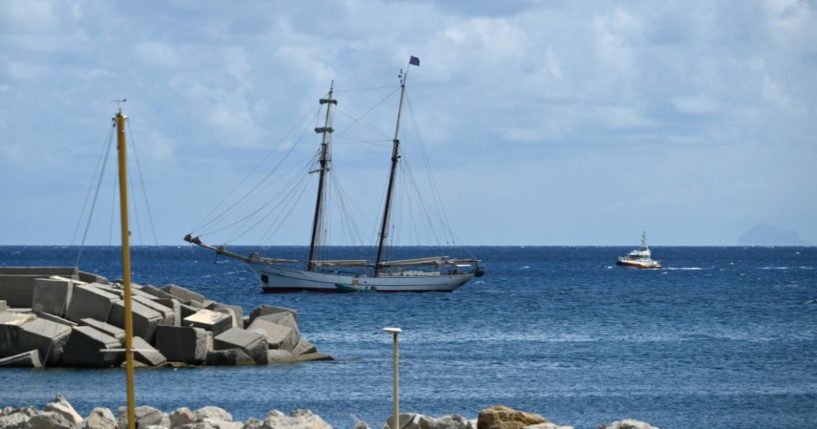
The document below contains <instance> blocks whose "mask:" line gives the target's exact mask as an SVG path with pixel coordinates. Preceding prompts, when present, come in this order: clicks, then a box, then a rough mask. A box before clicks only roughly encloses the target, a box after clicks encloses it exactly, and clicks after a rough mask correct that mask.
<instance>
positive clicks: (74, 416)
mask: <svg viewBox="0 0 817 429" xmlns="http://www.w3.org/2000/svg"><path fill="white" fill-rule="evenodd" d="M43 411H53V412H55V413H57V414H59V415H61V416H63V417H64V418H65V420H67V421H68V422H69V423H71V424H72V425H78V424H80V423H82V416H80V415H79V413H78V412H77V411H76V410H75V409H74V407H72V406H71V404H69V403H68V401H66V400H65V397H64V396H62V395H61V394H59V393H58V394H57V397H56V398H54V400H53V401H51V402H49V403H48V404H46V406H45V408H43Z"/></svg>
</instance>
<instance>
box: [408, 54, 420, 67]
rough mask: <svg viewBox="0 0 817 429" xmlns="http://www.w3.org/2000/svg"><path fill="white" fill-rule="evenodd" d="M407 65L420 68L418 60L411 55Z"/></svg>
mask: <svg viewBox="0 0 817 429" xmlns="http://www.w3.org/2000/svg"><path fill="white" fill-rule="evenodd" d="M409 64H411V65H413V66H417V67H420V59H419V58H417V57H415V56H414V55H412V56H411V58H409Z"/></svg>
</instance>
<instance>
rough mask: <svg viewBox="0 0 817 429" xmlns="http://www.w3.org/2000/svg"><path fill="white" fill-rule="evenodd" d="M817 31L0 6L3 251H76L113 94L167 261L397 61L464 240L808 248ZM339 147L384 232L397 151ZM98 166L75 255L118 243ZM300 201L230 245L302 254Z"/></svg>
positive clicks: (437, 6) (490, 7) (464, 13)
mask: <svg viewBox="0 0 817 429" xmlns="http://www.w3.org/2000/svg"><path fill="white" fill-rule="evenodd" d="M815 29H817V2H815V1H811V0H799V1H798V0H764V1H746V0H736V1H718V2H712V1H688V0H685V1H663V2H655V1H651V0H645V1H625V2H620V1H593V2H576V1H523V0H512V1H502V2H496V1H479V0H477V1H469V2H459V1H434V2H432V1H385V0H383V1H381V0H370V1H369V0H363V1H344V0H338V1H315V2H311V1H310V2H289V1H257V2H256V1H240V2H215V1H213V2H200V1H192V0H190V1H174V0H170V1H144V2H141V1H140V2H109V1H80V0H74V1H71V0H67V1H36V0H31V1H17V0H5V1H2V2H0V197H2V201H3V202H2V206H0V245H23V244H24V245H39V244H55V245H61V244H66V245H67V244H78V243H79V242H80V240H81V236H82V232H83V231H84V222H85V220H81V219H83V217H82V215H83V210H84V209H83V208H84V207H87V206H86V204H87V203H86V201H87V199H86V198H87V195H89V190H93V189H94V187H95V178H94V173H95V168H97V166H98V162H99V159H100V156H101V154H102V153H103V149H102V148H103V147H104V146H105V144H106V142H107V140H106V139H107V136H108V134H109V132H110V124H111V116H112V115H113V114H114V113H115V112H116V109H117V104H116V103H114V102H113V100H116V99H122V98H126V99H127V102H126V103H124V104H123V105H122V107H123V109H124V110H125V112H126V114H127V115H128V117H129V121H130V122H129V127H130V128H129V137H130V138H131V141H132V143H133V145H134V146H135V147H136V151H137V154H138V157H139V170H140V171H141V172H142V179H141V180H140V179H139V176H138V175H136V174H135V173H134V172H133V171H132V174H133V176H132V177H131V182H133V183H135V184H138V185H141V184H142V183H143V184H144V186H143V187H142V188H141V189H142V190H139V189H138V188H135V189H136V190H134V191H133V192H132V194H133V195H135V196H136V197H137V198H134V204H133V205H134V206H135V207H138V206H139V202H140V201H143V200H144V199H147V200H148V201H149V204H148V205H144V206H143V208H142V215H141V217H142V221H141V223H142V226H140V227H139V231H135V233H136V232H138V237H137V238H136V241H135V242H136V244H155V243H158V244H169V245H183V244H184V242H183V241H182V240H181V238H182V237H183V236H184V234H186V233H189V232H194V233H198V232H197V231H196V230H195V228H197V225H199V224H201V222H202V220H203V219H206V218H207V214H208V213H210V212H212V211H213V209H214V208H216V207H219V205H218V204H219V202H221V201H222V200H223V199H224V198H225V197H227V196H229V195H234V194H232V193H231V192H234V190H235V189H240V187H241V184H242V183H253V180H255V179H254V177H255V176H257V177H261V176H263V174H265V173H266V171H268V170H270V167H271V166H272V165H275V164H276V162H277V160H278V159H281V158H283V157H284V156H285V154H286V153H288V150H289V149H290V148H292V147H293V146H295V147H296V148H297V150H296V153H295V155H293V156H294V157H295V158H297V157H298V156H299V154H308V153H311V151H313V150H316V149H317V147H318V145H319V143H320V140H319V139H320V137H319V136H315V135H314V133H312V134H310V135H308V136H306V137H304V139H303V141H298V143H297V144H296V138H295V137H292V134H287V133H288V131H289V130H290V129H292V127H293V125H295V124H297V123H299V121H301V120H302V118H304V117H305V116H306V117H311V116H309V115H311V114H312V112H314V109H315V108H316V107H317V99H318V98H320V97H322V96H325V94H326V91H327V89H328V87H329V85H330V82H332V81H334V85H335V88H336V89H337V93H336V96H337V98H338V100H339V104H338V114H337V116H336V122H337V123H338V126H339V124H340V123H341V122H342V121H343V120H347V121H349V120H350V119H349V118H354V117H355V116H354V113H357V114H360V113H361V112H364V111H366V103H367V102H371V101H372V100H377V99H379V98H378V97H381V96H383V95H384V94H388V93H389V91H391V92H392V94H394V89H395V88H397V86H398V81H397V74H398V73H399V71H400V69H401V68H405V67H406V65H407V63H408V58H409V56H410V55H414V56H417V57H418V58H420V59H421V65H420V67H413V66H412V68H411V69H410V74H409V79H408V83H407V84H408V85H407V86H408V90H407V92H408V94H409V101H410V104H411V113H412V115H411V119H410V120H409V119H406V123H405V125H404V129H406V130H413V129H415V124H416V129H418V130H420V132H419V133H417V135H418V136H421V137H422V142H423V145H424V146H423V147H424V148H425V150H427V152H428V154H429V157H428V161H429V162H430V164H431V166H432V167H433V172H434V178H435V179H436V181H435V183H437V186H438V187H439V190H440V194H441V200H442V202H443V205H444V207H445V217H446V218H447V219H448V221H449V225H448V226H449V227H450V229H451V231H452V233H453V234H452V235H453V236H454V237H455V239H456V242H457V243H460V244H467V245H630V244H632V245H635V244H637V243H638V241H639V239H640V234H641V232H642V231H643V230H646V231H648V234H649V238H650V243H651V244H654V245H733V244H735V243H736V242H737V240H738V237H739V236H741V234H743V233H745V232H746V231H748V230H750V229H752V228H753V227H755V226H757V225H759V224H768V225H774V226H776V227H778V228H781V229H784V230H792V231H796V232H798V233H799V234H800V237H801V238H802V239H803V240H804V241H806V242H809V243H812V244H814V243H817V221H815V219H817V192H816V191H815V189H817V168H815V164H817V101H816V100H817V30H815ZM384 87H385V88H387V89H386V90H385V91H386V92H385V93H384V92H378V91H377V90H374V89H372V90H368V89H367V90H365V91H364V90H363V89H365V88H384ZM389 88H390V89H389ZM381 91H382V90H381ZM383 106H385V107H384V108H385V110H384V111H383V112H382V113H373V114H372V115H371V116H368V117H367V121H368V122H370V123H374V124H375V126H376V128H377V129H378V130H379V131H380V133H379V134H378V137H377V138H380V139H383V140H384V141H386V140H390V138H391V137H389V136H388V133H389V132H393V127H394V123H393V122H394V117H395V114H396V109H397V99H396V97H395V96H394V95H392V96H391V98H389V99H388V100H387V102H386V103H384V104H383ZM383 106H381V107H383ZM343 109H350V110H345V111H344V110H343ZM341 112H344V113H343V115H342V114H341ZM406 117H408V116H406ZM409 124H411V125H409ZM312 125H313V124H312V123H310V124H309V126H312ZM362 131H363V129H361V132H362ZM340 137H342V136H338V138H337V139H336V140H337V144H336V145H334V146H333V155H335V158H334V159H333V164H334V166H335V167H336V168H337V171H338V177H341V176H343V177H344V178H345V179H348V182H346V183H347V184H344V185H343V189H344V190H345V191H346V193H347V194H348V195H350V196H358V197H360V201H358V202H356V204H359V207H362V209H361V211H362V212H368V213H369V214H370V216H369V218H370V222H372V219H373V220H374V222H373V223H376V219H377V216H378V214H377V213H379V210H380V209H379V205H378V204H379V201H381V200H382V196H381V195H382V191H383V189H384V188H383V187H384V183H385V180H386V177H387V174H388V172H387V168H388V163H389V159H388V158H389V151H390V146H389V144H385V145H384V144H378V145H372V148H371V150H368V148H369V146H367V145H361V144H357V145H355V144H346V145H344V144H343V142H344V140H343V139H342V138H340ZM359 139H360V140H361V141H362V140H363V137H360V138H359ZM347 140H348V139H347ZM342 154H345V155H342ZM301 158H302V157H301ZM299 159H300V158H299ZM406 159H408V155H406ZM415 159H416V158H415ZM259 160H263V162H262V163H261V164H260V166H261V168H260V169H256V167H257V166H258V165H259ZM341 161H343V162H341ZM111 162H113V161H111ZM413 162H414V163H413V164H411V165H412V166H414V167H416V166H420V165H422V162H421V161H417V160H415V161H413ZM111 165H112V164H111ZM107 168H108V170H107V173H106V174H107V176H106V177H103V180H102V184H103V185H102V186H101V187H100V194H99V195H100V196H99V198H98V204H97V206H96V210H95V211H94V213H95V214H94V218H92V223H91V224H92V227H91V228H90V229H89V234H88V237H87V239H86V243H88V244H109V243H111V242H112V241H113V243H112V244H118V240H116V235H115V234H113V233H112V231H113V225H114V222H113V219H114V218H113V217H112V216H113V215H114V210H113V207H114V206H113V202H114V199H113V198H114V196H115V194H114V193H113V189H114V184H115V183H114V180H115V178H114V176H113V174H112V172H113V170H111V166H108V167H107ZM254 169H255V170H254ZM132 170H133V169H132ZM414 170H415V173H417V172H419V171H420V169H419V168H414ZM248 172H250V176H252V175H253V174H255V176H253V177H251V178H250V180H249V181H248V182H242V180H244V179H245V177H250V176H248ZM313 176H314V175H313ZM310 180H311V179H310ZM313 181H314V180H313ZM264 186H265V187H266V186H267V185H264ZM309 192H313V191H309ZM239 195H240V192H239ZM422 195H426V196H427V195H428V194H422ZM145 196H146V198H143V197H145ZM313 200H314V196H311V195H310V196H308V197H305V198H304V200H303V201H304V202H307V203H305V204H304V206H305V208H298V209H296V210H295V211H294V212H293V213H294V215H293V216H294V219H295V220H294V221H293V222H294V223H292V224H290V225H284V226H283V227H282V229H281V230H280V231H278V232H277V233H276V234H275V235H274V236H273V237H270V238H268V237H263V238H265V240H262V236H265V234H252V233H251V234H246V235H244V236H243V237H241V238H240V239H237V240H235V241H233V242H231V243H233V244H268V245H273V244H306V243H307V242H308V240H309V229H308V226H307V225H308V222H309V221H311V219H310V218H309V217H310V216H311V214H310V211H309V210H311V208H309V207H310V205H311V204H314V202H313ZM148 210H149V212H150V213H149V216H145V214H146V213H147V212H148ZM372 213H374V215H371V214H372ZM85 216H87V214H86V215H85ZM117 216H118V215H117ZM146 218H152V219H153V227H152V228H150V227H149V226H147V222H146V221H145V219H146ZM132 229H134V230H135V229H136V228H132ZM368 229H371V227H369V228H368ZM153 231H155V235H154V233H153ZM364 235H367V236H370V235H371V233H367V234H364ZM112 237H113V238H112ZM208 238H210V237H208ZM211 239H212V240H214V241H215V242H218V241H219V240H225V241H226V239H222V238H221V237H218V236H213V237H212V238H211ZM342 241H343V240H341V242H340V243H338V244H343V242H342Z"/></svg>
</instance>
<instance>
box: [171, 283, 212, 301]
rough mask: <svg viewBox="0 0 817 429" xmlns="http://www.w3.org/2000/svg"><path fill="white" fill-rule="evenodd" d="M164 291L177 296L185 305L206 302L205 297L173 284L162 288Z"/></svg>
mask: <svg viewBox="0 0 817 429" xmlns="http://www.w3.org/2000/svg"><path fill="white" fill-rule="evenodd" d="M162 290H163V291H165V292H167V293H169V294H171V295H173V296H175V297H176V298H178V299H179V300H180V301H181V302H183V303H185V304H190V302H191V301H196V302H200V303H201V302H204V295H202V294H200V293H198V292H194V291H192V290H190V289H187V288H183V287H181V286H179V285H175V284H173V283H170V284H166V285H164V286H162Z"/></svg>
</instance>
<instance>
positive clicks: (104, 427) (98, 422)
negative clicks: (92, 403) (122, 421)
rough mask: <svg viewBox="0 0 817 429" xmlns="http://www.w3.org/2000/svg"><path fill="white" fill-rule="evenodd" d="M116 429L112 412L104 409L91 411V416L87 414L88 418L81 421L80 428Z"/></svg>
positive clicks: (98, 408)
mask: <svg viewBox="0 0 817 429" xmlns="http://www.w3.org/2000/svg"><path fill="white" fill-rule="evenodd" d="M118 427H119V426H118V425H117V423H116V418H115V417H114V415H113V411H111V410H109V409H107V408H104V407H97V408H94V409H93V410H91V414H88V418H86V419H85V420H83V422H82V426H81V428H82V429H118Z"/></svg>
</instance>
